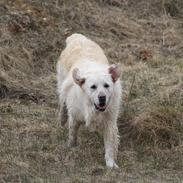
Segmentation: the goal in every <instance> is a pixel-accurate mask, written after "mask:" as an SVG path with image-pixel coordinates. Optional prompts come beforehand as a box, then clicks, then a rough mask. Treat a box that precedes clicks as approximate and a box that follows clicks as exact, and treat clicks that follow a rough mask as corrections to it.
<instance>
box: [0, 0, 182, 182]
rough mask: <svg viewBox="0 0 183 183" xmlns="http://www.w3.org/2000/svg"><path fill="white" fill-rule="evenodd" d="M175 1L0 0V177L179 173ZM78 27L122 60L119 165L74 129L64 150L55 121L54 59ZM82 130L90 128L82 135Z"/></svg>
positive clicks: (121, 177) (177, 178) (164, 178)
mask: <svg viewBox="0 0 183 183" xmlns="http://www.w3.org/2000/svg"><path fill="white" fill-rule="evenodd" d="M182 7H183V3H182V1H181V0H176V1H173V0H167V1H163V0H162V1H161V0H155V1H151V0H147V1H145V0H140V1H137V0H92V1H89V0H86V1H82V0H78V1H71V0H68V1H60V0H48V1H33V0H16V1H13V0H8V1H7V0H2V1H1V2H0V182H3V183H4V182H11V183H12V182H23V183H28V182H36V183H37V182H38V183H40V182H146V183H147V182H182V181H183V177H182V173H183V166H182V165H183V143H182V142H183V135H182V134H183V84H182V83H183V42H182V36H183V28H182ZM73 32H81V33H83V34H85V35H87V36H89V37H90V38H92V39H93V40H95V41H96V42H98V43H99V44H100V45H101V46H102V47H103V48H104V50H105V52H106V54H107V56H108V58H109V60H110V62H111V63H115V62H121V64H122V70H123V75H122V80H123V109H122V112H121V115H120V118H119V128H120V136H121V143H120V149H119V157H118V162H119V165H120V169H119V170H115V171H114V170H107V169H106V168H105V163H104V160H103V153H104V151H103V142H102V138H101V137H100V136H98V134H95V133H88V132H86V131H85V130H84V129H81V132H80V137H81V138H79V141H80V142H79V147H77V148H75V149H68V148H67V147H66V146H65V144H66V140H67V129H62V128H60V125H59V124H58V122H57V96H56V79H55V65H56V60H57V58H58V56H59V54H60V51H61V50H62V48H63V47H64V45H65V38H66V37H67V36H68V35H70V34H71V33H73ZM88 134H89V135H88Z"/></svg>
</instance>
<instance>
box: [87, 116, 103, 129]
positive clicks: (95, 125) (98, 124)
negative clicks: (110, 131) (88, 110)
mask: <svg viewBox="0 0 183 183" xmlns="http://www.w3.org/2000/svg"><path fill="white" fill-rule="evenodd" d="M104 126H105V117H104V115H94V116H92V117H91V119H90V123H89V125H88V126H87V127H88V129H89V130H90V131H98V132H102V131H103V128H104Z"/></svg>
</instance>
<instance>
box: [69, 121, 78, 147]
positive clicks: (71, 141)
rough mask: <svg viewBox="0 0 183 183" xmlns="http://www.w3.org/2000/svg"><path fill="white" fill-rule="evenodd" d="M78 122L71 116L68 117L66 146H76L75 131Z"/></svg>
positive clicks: (76, 130)
mask: <svg viewBox="0 0 183 183" xmlns="http://www.w3.org/2000/svg"><path fill="white" fill-rule="evenodd" d="M79 126H80V123H79V122H77V121H74V120H73V118H72V117H69V141H68V147H74V146H77V133H78V130H79Z"/></svg>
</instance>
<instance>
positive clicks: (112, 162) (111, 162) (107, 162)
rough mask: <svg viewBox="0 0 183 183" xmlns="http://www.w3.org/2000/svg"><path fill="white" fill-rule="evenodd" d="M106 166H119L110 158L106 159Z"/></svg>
mask: <svg viewBox="0 0 183 183" xmlns="http://www.w3.org/2000/svg"><path fill="white" fill-rule="evenodd" d="M106 166H107V167H108V168H119V166H118V165H117V164H116V163H115V161H114V160H112V159H110V160H107V161H106Z"/></svg>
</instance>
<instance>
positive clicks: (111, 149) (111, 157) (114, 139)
mask: <svg viewBox="0 0 183 183" xmlns="http://www.w3.org/2000/svg"><path fill="white" fill-rule="evenodd" d="M118 144H119V138H118V127H117V124H116V122H113V121H109V122H108V123H107V124H106V127H105V129H104V145H105V161H106V166H107V167H110V168H118V165H117V164H116V163H115V160H116V158H117V152H118Z"/></svg>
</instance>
